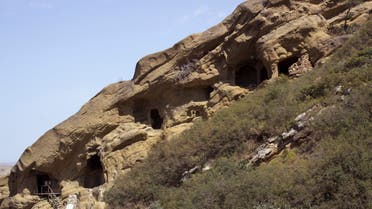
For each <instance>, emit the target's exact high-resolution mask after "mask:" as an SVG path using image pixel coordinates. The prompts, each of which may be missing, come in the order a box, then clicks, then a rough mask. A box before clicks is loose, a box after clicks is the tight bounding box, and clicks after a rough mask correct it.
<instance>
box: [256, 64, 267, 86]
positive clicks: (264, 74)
mask: <svg viewBox="0 0 372 209" xmlns="http://www.w3.org/2000/svg"><path fill="white" fill-rule="evenodd" d="M267 79H269V75H268V74H267V70H266V68H261V70H259V71H258V83H257V85H258V84H260V83H262V82H264V81H265V80H267Z"/></svg>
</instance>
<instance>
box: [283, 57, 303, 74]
mask: <svg viewBox="0 0 372 209" xmlns="http://www.w3.org/2000/svg"><path fill="white" fill-rule="evenodd" d="M298 59H299V58H298V57H289V58H287V59H285V60H282V61H281V62H279V64H278V72H279V74H283V75H287V76H288V75H289V68H290V67H291V66H292V65H293V64H295V63H296V62H297V61H298Z"/></svg>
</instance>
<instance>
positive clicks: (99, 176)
mask: <svg viewBox="0 0 372 209" xmlns="http://www.w3.org/2000/svg"><path fill="white" fill-rule="evenodd" d="M104 183H105V178H104V174H103V167H102V163H101V159H100V157H99V156H98V155H97V154H95V155H93V156H92V157H91V158H89V159H88V161H87V168H86V176H85V180H84V187H85V188H94V187H97V186H100V185H102V184H104Z"/></svg>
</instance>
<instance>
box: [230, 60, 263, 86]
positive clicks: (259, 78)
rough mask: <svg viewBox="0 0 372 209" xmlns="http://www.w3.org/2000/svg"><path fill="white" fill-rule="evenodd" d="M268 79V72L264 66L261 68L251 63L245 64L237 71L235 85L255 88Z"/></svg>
mask: <svg viewBox="0 0 372 209" xmlns="http://www.w3.org/2000/svg"><path fill="white" fill-rule="evenodd" d="M267 79H268V73H267V71H266V69H265V68H264V67H262V68H260V69H259V68H255V67H252V66H250V65H244V66H243V67H240V68H239V69H238V70H237V71H235V85H237V86H240V87H243V88H248V89H251V88H255V87H257V86H258V85H259V84H260V83H262V82H263V81H264V80H267Z"/></svg>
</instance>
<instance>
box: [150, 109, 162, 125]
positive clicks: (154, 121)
mask: <svg viewBox="0 0 372 209" xmlns="http://www.w3.org/2000/svg"><path fill="white" fill-rule="evenodd" d="M150 117H151V126H152V128H153V129H161V127H162V126H163V118H162V117H161V116H160V114H159V110H158V109H152V110H151V111H150Z"/></svg>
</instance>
